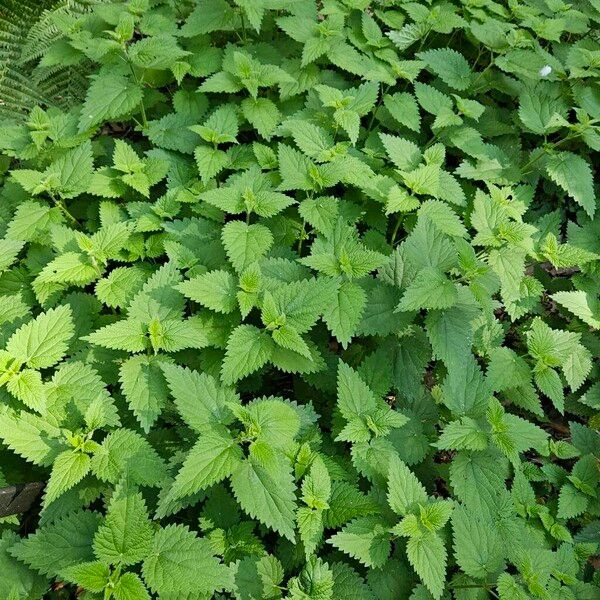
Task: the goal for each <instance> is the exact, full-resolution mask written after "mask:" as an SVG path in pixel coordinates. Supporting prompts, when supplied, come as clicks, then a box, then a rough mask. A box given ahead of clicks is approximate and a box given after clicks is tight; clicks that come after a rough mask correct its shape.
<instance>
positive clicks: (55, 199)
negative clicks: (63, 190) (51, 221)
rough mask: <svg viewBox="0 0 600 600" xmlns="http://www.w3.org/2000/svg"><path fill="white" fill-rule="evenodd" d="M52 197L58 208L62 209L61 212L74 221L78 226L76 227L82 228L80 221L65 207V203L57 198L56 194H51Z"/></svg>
mask: <svg viewBox="0 0 600 600" xmlns="http://www.w3.org/2000/svg"><path fill="white" fill-rule="evenodd" d="M50 197H51V198H52V202H54V204H55V205H56V206H58V208H60V210H61V212H62V213H63V214H64V215H65V216H66V217H67V218H68V219H70V220H71V221H72V223H73V224H74V225H75V226H76V227H80V225H81V224H80V223H79V221H78V220H77V219H76V218H75V217H74V216H73V215H72V214H71V213H70V212H69V209H68V208H67V207H66V206H65V204H64V202H63V201H62V200H61V199H60V198H57V197H56V196H55V195H54V194H50Z"/></svg>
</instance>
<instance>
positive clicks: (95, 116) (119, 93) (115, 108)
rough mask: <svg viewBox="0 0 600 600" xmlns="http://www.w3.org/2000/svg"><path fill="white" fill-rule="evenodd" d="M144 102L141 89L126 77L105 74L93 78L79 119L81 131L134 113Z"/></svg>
mask: <svg viewBox="0 0 600 600" xmlns="http://www.w3.org/2000/svg"><path fill="white" fill-rule="evenodd" d="M141 102H142V89H141V87H140V86H139V85H138V84H137V83H135V82H134V81H131V80H130V79H129V78H128V77H126V76H124V75H119V74H117V73H110V72H104V73H102V74H100V75H96V76H94V77H93V78H92V83H91V84H90V87H89V88H88V91H87V95H86V97H85V102H84V104H83V107H82V110H81V116H80V118H79V131H86V130H87V129H90V128H91V127H95V126H96V125H98V124H99V123H102V122H103V121H107V120H109V119H119V118H122V117H124V116H126V115H128V114H129V113H131V112H133V111H134V110H135V109H136V108H137V107H138V106H139V104H140V103H141Z"/></svg>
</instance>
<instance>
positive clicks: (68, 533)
mask: <svg viewBox="0 0 600 600" xmlns="http://www.w3.org/2000/svg"><path fill="white" fill-rule="evenodd" d="M100 521H101V516H100V515H99V514H98V513H95V512H90V511H76V512H71V513H70V514H68V515H66V516H63V517H60V518H58V519H57V520H56V521H54V522H52V523H48V524H44V525H42V526H41V527H40V528H39V529H38V530H37V531H36V532H35V533H33V534H31V535H29V536H28V537H27V538H25V539H22V540H19V541H18V542H17V543H16V544H15V545H14V546H12V547H11V548H10V554H11V555H12V556H14V557H15V558H18V559H19V560H20V561H21V562H23V563H25V564H27V565H29V566H30V567H31V568H32V569H34V570H35V571H38V572H39V573H42V574H43V575H51V576H56V575H58V574H59V573H60V571H62V569H65V568H67V567H70V566H71V565H76V564H80V563H82V562H86V561H93V560H95V557H94V553H93V550H92V541H93V539H94V535H95V533H96V531H97V529H98V526H99V524H100ZM49 548H52V552H49V551H48V549H49Z"/></svg>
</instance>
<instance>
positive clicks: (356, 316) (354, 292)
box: [323, 281, 367, 347]
mask: <svg viewBox="0 0 600 600" xmlns="http://www.w3.org/2000/svg"><path fill="white" fill-rule="evenodd" d="M366 302H367V295H366V294H365V292H364V290H363V289H362V288H361V287H360V286H359V285H358V284H356V283H353V282H352V281H345V282H343V283H342V284H341V285H340V287H339V288H338V290H337V293H336V294H335V300H334V301H333V302H330V303H328V304H327V305H326V306H325V308H324V312H323V320H324V321H325V323H327V327H329V329H330V331H331V333H333V335H334V336H335V337H336V339H337V340H338V342H340V344H342V346H343V347H346V346H347V345H348V344H349V342H350V341H351V340H352V337H353V335H354V334H355V333H356V331H357V329H358V325H359V323H360V320H361V317H362V314H363V312H364V309H365V304H366Z"/></svg>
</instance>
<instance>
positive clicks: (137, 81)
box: [124, 48, 148, 129]
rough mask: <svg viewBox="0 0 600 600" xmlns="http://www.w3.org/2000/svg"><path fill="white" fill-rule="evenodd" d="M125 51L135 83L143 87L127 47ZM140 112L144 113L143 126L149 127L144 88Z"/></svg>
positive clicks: (144, 127)
mask: <svg viewBox="0 0 600 600" xmlns="http://www.w3.org/2000/svg"><path fill="white" fill-rule="evenodd" d="M124 52H125V58H126V60H127V64H128V65H129V70H130V71H131V74H132V75H133V79H134V81H135V83H136V84H137V85H138V86H139V87H142V82H141V80H140V78H139V77H138V76H137V73H136V72H135V69H134V68H133V65H132V64H131V60H129V54H127V49H126V48H125V49H124ZM140 112H141V114H142V128H143V129H147V128H148V118H147V117H146V107H145V106H144V96H143V90H142V99H141V100H140Z"/></svg>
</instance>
